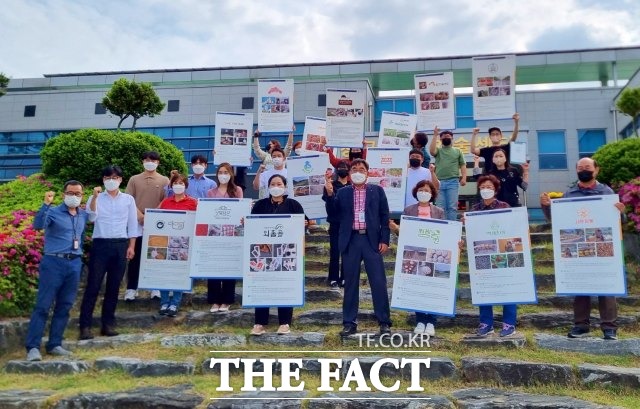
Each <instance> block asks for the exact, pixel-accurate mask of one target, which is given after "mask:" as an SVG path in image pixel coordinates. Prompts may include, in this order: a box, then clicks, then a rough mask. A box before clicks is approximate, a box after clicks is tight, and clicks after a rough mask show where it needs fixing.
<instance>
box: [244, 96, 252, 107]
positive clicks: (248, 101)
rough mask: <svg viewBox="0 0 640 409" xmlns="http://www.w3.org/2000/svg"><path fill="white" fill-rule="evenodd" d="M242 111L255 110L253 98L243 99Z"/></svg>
mask: <svg viewBox="0 0 640 409" xmlns="http://www.w3.org/2000/svg"><path fill="white" fill-rule="evenodd" d="M242 109H253V97H243V98H242Z"/></svg>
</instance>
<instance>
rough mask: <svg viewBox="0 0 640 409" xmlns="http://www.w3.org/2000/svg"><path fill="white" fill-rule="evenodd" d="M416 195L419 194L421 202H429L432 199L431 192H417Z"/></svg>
mask: <svg viewBox="0 0 640 409" xmlns="http://www.w3.org/2000/svg"><path fill="white" fill-rule="evenodd" d="M416 196H418V202H420V203H429V200H431V193H430V192H417V193H416Z"/></svg>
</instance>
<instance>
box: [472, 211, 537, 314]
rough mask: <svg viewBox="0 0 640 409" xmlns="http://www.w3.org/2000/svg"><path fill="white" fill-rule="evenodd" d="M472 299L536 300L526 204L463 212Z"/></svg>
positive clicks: (479, 302) (492, 301)
mask: <svg viewBox="0 0 640 409" xmlns="http://www.w3.org/2000/svg"><path fill="white" fill-rule="evenodd" d="M464 218H465V219H464V220H465V230H466V235H467V253H468V255H469V276H470V278H471V302H472V303H473V304H474V305H484V304H527V303H537V302H538V300H537V297H536V287H535V280H534V273H533V264H532V262H531V243H530V240H529V219H528V214H527V208H526V207H514V208H508V209H496V210H486V211H477V212H468V213H465V214H464Z"/></svg>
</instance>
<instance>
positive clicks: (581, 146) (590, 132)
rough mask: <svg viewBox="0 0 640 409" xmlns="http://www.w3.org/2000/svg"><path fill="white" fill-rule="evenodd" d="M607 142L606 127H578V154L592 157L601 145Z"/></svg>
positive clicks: (582, 156)
mask: <svg viewBox="0 0 640 409" xmlns="http://www.w3.org/2000/svg"><path fill="white" fill-rule="evenodd" d="M605 143H607V135H606V132H605V130H604V129H578V154H579V156H580V157H581V158H584V157H586V156H589V157H591V155H593V153H594V152H595V151H597V150H598V148H599V147H601V146H602V145H604V144H605Z"/></svg>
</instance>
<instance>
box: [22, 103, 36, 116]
mask: <svg viewBox="0 0 640 409" xmlns="http://www.w3.org/2000/svg"><path fill="white" fill-rule="evenodd" d="M24 116H25V117H31V116H36V106H35V105H25V106H24Z"/></svg>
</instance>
